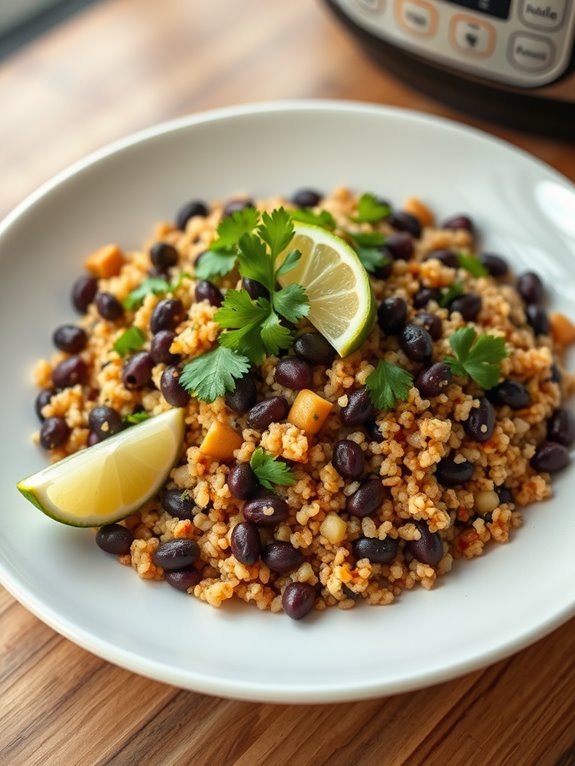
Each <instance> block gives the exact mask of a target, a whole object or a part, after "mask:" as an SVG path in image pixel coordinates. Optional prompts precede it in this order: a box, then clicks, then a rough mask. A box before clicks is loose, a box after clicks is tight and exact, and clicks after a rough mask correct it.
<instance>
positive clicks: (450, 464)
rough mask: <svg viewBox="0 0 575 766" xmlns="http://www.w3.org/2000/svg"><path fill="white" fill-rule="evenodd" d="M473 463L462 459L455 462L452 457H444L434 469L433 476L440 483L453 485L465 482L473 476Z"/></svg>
mask: <svg viewBox="0 0 575 766" xmlns="http://www.w3.org/2000/svg"><path fill="white" fill-rule="evenodd" d="M473 470H474V468H473V463H469V462H468V461H467V460H464V461H463V462H462V463H456V462H455V460H454V458H452V457H444V458H443V460H440V461H439V463H438V464H437V468H436V469H435V478H436V479H437V481H438V482H439V483H440V484H445V485H446V486H447V487H453V486H455V485H456V484H465V482H467V481H469V480H470V479H471V477H472V476H473Z"/></svg>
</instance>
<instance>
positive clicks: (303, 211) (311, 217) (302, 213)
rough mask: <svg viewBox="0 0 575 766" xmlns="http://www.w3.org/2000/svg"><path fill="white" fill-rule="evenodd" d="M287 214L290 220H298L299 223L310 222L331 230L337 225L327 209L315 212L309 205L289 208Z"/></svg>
mask: <svg viewBox="0 0 575 766" xmlns="http://www.w3.org/2000/svg"><path fill="white" fill-rule="evenodd" d="M289 214H290V216H291V219H292V221H298V222H299V223H311V224H313V225H314V226H321V228H322V229H327V230H328V231H333V230H334V229H335V227H336V226H337V222H336V220H335V218H334V217H333V215H332V214H331V213H330V212H329V210H320V211H319V212H317V213H316V212H315V210H312V209H311V208H309V207H303V208H297V209H293V210H292V209H290V211H289Z"/></svg>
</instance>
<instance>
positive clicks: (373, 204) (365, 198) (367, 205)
mask: <svg viewBox="0 0 575 766" xmlns="http://www.w3.org/2000/svg"><path fill="white" fill-rule="evenodd" d="M390 213H391V208H390V207H389V205H388V204H387V203H385V202H380V201H379V200H378V199H377V197H376V196H375V194H370V193H369V192H367V193H365V194H362V195H361V197H360V198H359V200H358V202H357V215H355V216H352V219H351V220H352V221H355V223H378V221H383V219H384V218H387V217H388V216H389V214H390Z"/></svg>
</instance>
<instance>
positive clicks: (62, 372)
mask: <svg viewBox="0 0 575 766" xmlns="http://www.w3.org/2000/svg"><path fill="white" fill-rule="evenodd" d="M88 379H89V370H88V365H87V364H86V362H85V361H84V360H83V359H82V357H81V356H69V357H68V359H64V360H63V361H61V362H60V363H59V364H57V365H56V366H55V367H54V369H53V370H52V383H53V384H54V385H55V386H56V388H70V386H75V385H76V384H78V383H79V384H80V385H82V386H83V385H85V384H86V383H87V382H88Z"/></svg>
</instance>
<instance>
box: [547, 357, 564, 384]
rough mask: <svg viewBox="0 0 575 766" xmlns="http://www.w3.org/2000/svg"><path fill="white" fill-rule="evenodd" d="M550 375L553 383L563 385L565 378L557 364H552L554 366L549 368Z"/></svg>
mask: <svg viewBox="0 0 575 766" xmlns="http://www.w3.org/2000/svg"><path fill="white" fill-rule="evenodd" d="M549 373H550V376H549V380H550V381H551V382H552V383H561V378H562V377H563V376H562V375H561V370H560V369H559V367H558V366H557V365H556V364H555V362H553V364H552V365H551V367H550V368H549Z"/></svg>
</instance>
